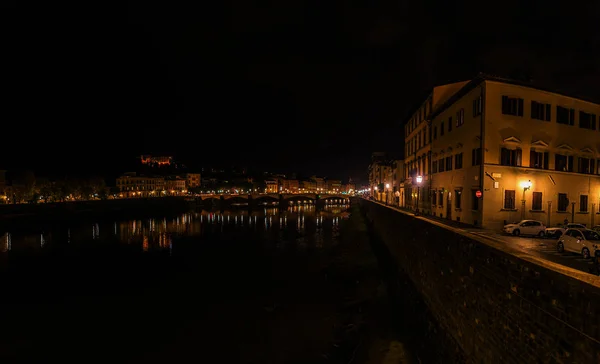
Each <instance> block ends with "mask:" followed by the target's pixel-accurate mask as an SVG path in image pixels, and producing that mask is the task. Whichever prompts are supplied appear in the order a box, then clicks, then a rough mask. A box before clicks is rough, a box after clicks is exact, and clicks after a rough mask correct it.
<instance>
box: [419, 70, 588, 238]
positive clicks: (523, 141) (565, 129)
mask: <svg viewBox="0 0 600 364" xmlns="http://www.w3.org/2000/svg"><path fill="white" fill-rule="evenodd" d="M598 115H600V105H598V104H595V103H591V102H588V101H584V100H581V99H577V98H573V97H568V96H564V95H561V94H558V93H554V92H550V91H545V90H541V89H536V88H533V87H532V86H531V85H528V84H525V83H522V82H517V81H513V80H507V79H501V78H497V77H491V76H485V75H480V76H479V77H478V78H476V79H474V80H472V81H470V82H469V83H468V84H465V85H464V86H463V87H462V88H461V89H460V91H458V92H457V93H456V94H454V95H453V96H452V97H451V98H450V99H449V100H447V101H446V102H445V103H444V104H443V105H440V107H438V108H437V109H435V110H434V112H433V113H432V115H431V127H432V130H433V133H432V140H431V143H430V148H431V161H432V163H431V173H432V174H431V176H432V179H431V212H432V213H433V214H434V215H436V216H440V217H444V218H448V219H452V220H458V221H463V222H466V223H469V224H474V225H478V226H484V227H488V228H494V229H499V228H501V226H502V225H503V224H504V223H505V222H514V221H518V220H521V219H535V220H540V221H542V222H543V223H544V224H546V225H547V226H555V225H557V224H559V223H562V222H563V221H564V220H568V221H569V222H577V223H583V224H586V225H587V226H590V227H591V226H593V225H595V224H598V223H599V221H600V218H599V216H600V215H599V214H598V204H599V203H600V175H599V174H600V169H599V162H600V154H599V153H598V152H599V150H598V149H599V148H600V129H599V128H598V122H599V120H598Z"/></svg>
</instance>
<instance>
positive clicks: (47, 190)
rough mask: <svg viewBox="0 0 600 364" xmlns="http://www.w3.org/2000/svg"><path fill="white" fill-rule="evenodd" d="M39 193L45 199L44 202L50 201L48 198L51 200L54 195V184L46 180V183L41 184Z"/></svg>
mask: <svg viewBox="0 0 600 364" xmlns="http://www.w3.org/2000/svg"><path fill="white" fill-rule="evenodd" d="M39 193H40V196H41V197H42V199H43V200H44V203H48V200H50V199H51V198H52V196H53V191H52V184H51V183H50V182H48V181H47V182H44V184H42V185H41V186H40V192H39Z"/></svg>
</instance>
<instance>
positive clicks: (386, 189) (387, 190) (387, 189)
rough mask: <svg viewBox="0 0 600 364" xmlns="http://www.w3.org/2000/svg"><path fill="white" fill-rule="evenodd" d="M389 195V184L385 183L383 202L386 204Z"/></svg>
mask: <svg viewBox="0 0 600 364" xmlns="http://www.w3.org/2000/svg"><path fill="white" fill-rule="evenodd" d="M389 195H390V184H389V183H386V184H385V204H386V205H387V204H388V196H389Z"/></svg>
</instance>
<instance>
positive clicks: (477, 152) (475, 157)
mask: <svg viewBox="0 0 600 364" xmlns="http://www.w3.org/2000/svg"><path fill="white" fill-rule="evenodd" d="M471 165H473V166H479V165H481V148H475V149H473V150H472V151H471Z"/></svg>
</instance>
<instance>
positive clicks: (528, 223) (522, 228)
mask: <svg viewBox="0 0 600 364" xmlns="http://www.w3.org/2000/svg"><path fill="white" fill-rule="evenodd" d="M545 230H546V226H545V225H544V223H542V222H541V221H537V220H522V221H521V222H519V223H517V224H508V225H504V228H503V229H502V231H503V232H505V233H507V234H512V235H515V236H518V235H535V236H539V237H541V238H543V237H544V236H545V234H546V233H545Z"/></svg>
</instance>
